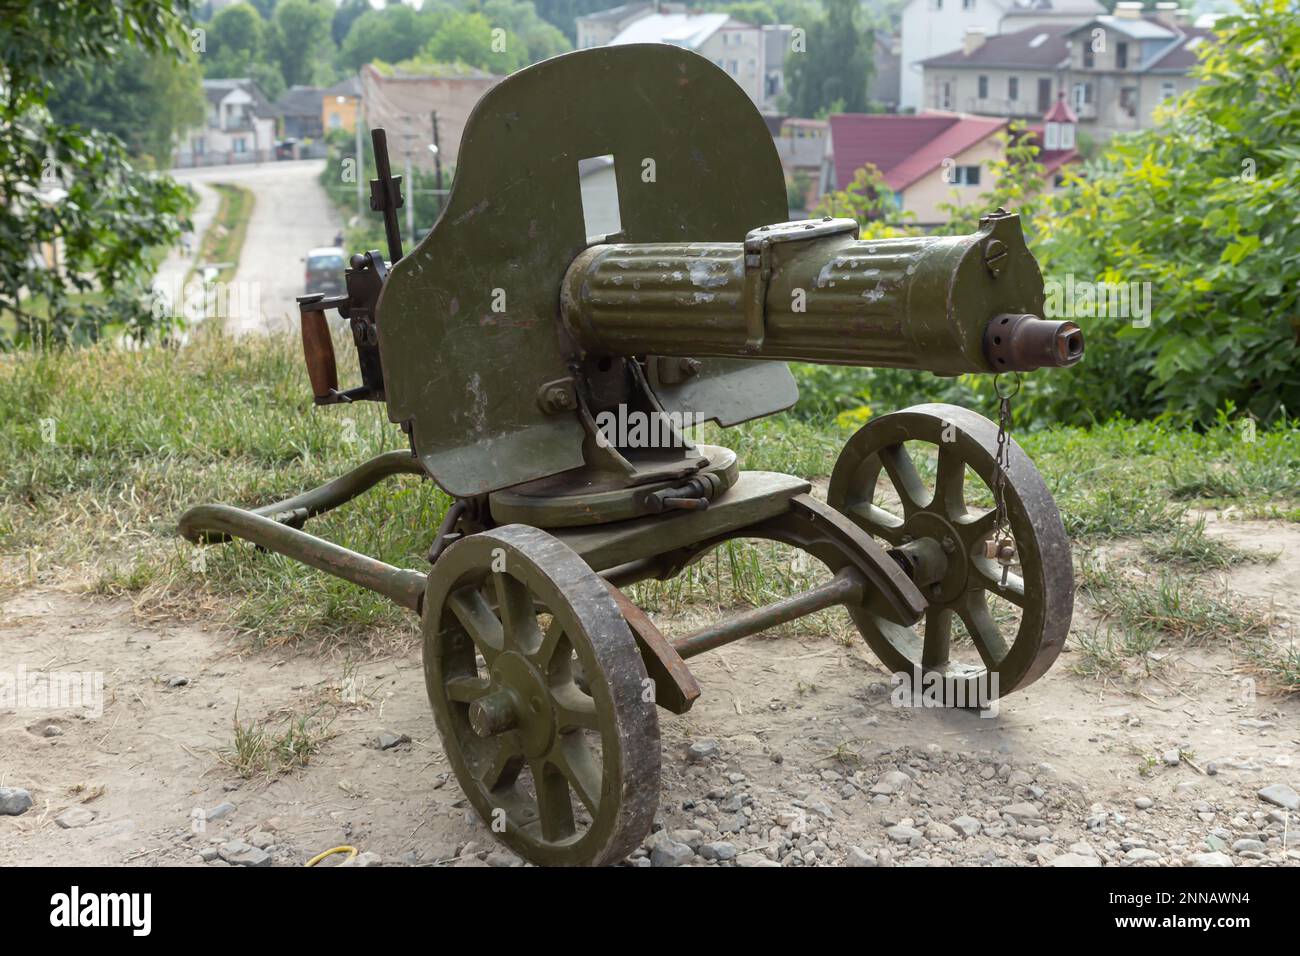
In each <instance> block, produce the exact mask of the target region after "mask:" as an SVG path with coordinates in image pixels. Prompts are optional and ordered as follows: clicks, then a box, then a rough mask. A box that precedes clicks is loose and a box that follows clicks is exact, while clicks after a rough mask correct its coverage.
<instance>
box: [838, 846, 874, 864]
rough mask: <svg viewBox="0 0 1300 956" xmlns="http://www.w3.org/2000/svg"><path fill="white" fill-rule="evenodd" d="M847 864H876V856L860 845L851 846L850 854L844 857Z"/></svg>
mask: <svg viewBox="0 0 1300 956" xmlns="http://www.w3.org/2000/svg"><path fill="white" fill-rule="evenodd" d="M844 865H845V866H875V865H876V857H875V854H873V853H868V852H867V851H866V850H864V849H862V847H859V846H851V847H849V853H848V856H846V857H845V858H844Z"/></svg>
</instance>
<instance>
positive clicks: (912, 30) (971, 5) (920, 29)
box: [899, 0, 1106, 112]
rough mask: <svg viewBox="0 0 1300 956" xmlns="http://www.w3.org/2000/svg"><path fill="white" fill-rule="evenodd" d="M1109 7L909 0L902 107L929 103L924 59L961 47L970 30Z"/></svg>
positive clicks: (1070, 1)
mask: <svg viewBox="0 0 1300 956" xmlns="http://www.w3.org/2000/svg"><path fill="white" fill-rule="evenodd" d="M1105 12H1106V9H1105V7H1103V6H1101V5H1100V4H1099V3H1097V0H909V2H908V3H907V4H906V6H904V7H903V13H902V19H901V38H900V57H901V64H902V65H901V74H900V80H899V108H900V109H901V110H905V111H912V112H916V111H918V110H921V109H925V108H926V104H925V86H924V77H923V75H922V66H921V64H922V63H923V62H924V61H925V60H928V59H930V58H932V57H936V56H940V55H942V54H945V53H949V52H951V51H953V50H958V49H961V47H962V44H963V43H964V42H965V38H966V36H967V34H968V31H978V32H981V33H983V35H984V36H996V35H998V34H1001V33H1007V32H1015V31H1019V30H1023V29H1027V28H1028V27H1030V26H1039V25H1056V26H1062V25H1068V26H1077V25H1080V24H1082V23H1085V22H1087V21H1088V20H1090V19H1091V18H1092V17H1094V16H1098V15H1100V14H1104V13H1105Z"/></svg>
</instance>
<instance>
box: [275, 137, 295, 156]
mask: <svg viewBox="0 0 1300 956" xmlns="http://www.w3.org/2000/svg"><path fill="white" fill-rule="evenodd" d="M297 156H298V141H297V140H296V139H292V138H290V139H280V140H276V143H275V158H276V159H296V158H297Z"/></svg>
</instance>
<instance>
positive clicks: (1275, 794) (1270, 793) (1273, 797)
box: [1256, 783, 1300, 810]
mask: <svg viewBox="0 0 1300 956" xmlns="http://www.w3.org/2000/svg"><path fill="white" fill-rule="evenodd" d="M1256 796H1257V797H1259V798H1260V799H1261V800H1263V801H1265V802H1267V803H1271V804H1273V805H1274V806H1278V807H1283V808H1285V809H1287V810H1300V794H1298V793H1296V792H1295V791H1294V790H1292V789H1291V788H1290V787H1288V786H1287V785H1286V784H1284V783H1273V784H1269V785H1268V786H1267V787H1264V788H1263V789H1262V790H1260V791H1259V792H1258V793H1257V794H1256Z"/></svg>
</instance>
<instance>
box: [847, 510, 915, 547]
mask: <svg viewBox="0 0 1300 956" xmlns="http://www.w3.org/2000/svg"><path fill="white" fill-rule="evenodd" d="M845 514H846V515H848V517H849V519H850V520H852V521H853V522H854V523H856V524H857V526H858V527H859V528H861V529H862V530H863V531H865V532H867V533H868V534H872V535H875V536H876V537H877V538H883V539H884V540H885V541H888V542H889V543H890V544H894V545H897V544H902V543H903V542H902V534H903V519H902V518H900V517H898V516H897V515H892V514H890V513H889V512H888V511H886V510H885V509H884V508H881V507H879V506H877V505H873V504H872V503H871V502H869V501H864V502H862V503H861V504H856V505H850V506H849V507H848V508H846V509H845Z"/></svg>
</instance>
